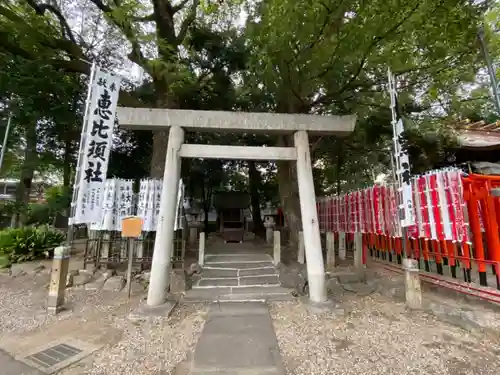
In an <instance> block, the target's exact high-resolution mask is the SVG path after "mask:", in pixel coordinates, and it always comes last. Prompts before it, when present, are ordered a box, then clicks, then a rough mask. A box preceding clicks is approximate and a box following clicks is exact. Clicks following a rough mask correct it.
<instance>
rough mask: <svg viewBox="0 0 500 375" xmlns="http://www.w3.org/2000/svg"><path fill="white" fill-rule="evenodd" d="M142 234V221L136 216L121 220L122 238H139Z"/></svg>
mask: <svg viewBox="0 0 500 375" xmlns="http://www.w3.org/2000/svg"><path fill="white" fill-rule="evenodd" d="M141 234H142V219H141V218H140V217H138V216H128V217H126V218H124V219H123V220H122V237H129V238H130V237H134V238H139V237H140V236H141Z"/></svg>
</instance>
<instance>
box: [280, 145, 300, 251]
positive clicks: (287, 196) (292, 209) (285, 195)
mask: <svg viewBox="0 0 500 375" xmlns="http://www.w3.org/2000/svg"><path fill="white" fill-rule="evenodd" d="M290 144H291V142H290V138H287V137H286V136H280V138H279V139H278V146H280V147H288V146H289V145H290ZM277 165H278V175H277V177H278V185H279V193H280V201H281V205H282V207H283V214H284V216H285V223H286V224H287V227H288V231H289V241H290V247H291V248H292V249H293V248H297V247H298V244H299V231H300V230H301V229H302V218H301V213H300V201H299V185H298V182H297V171H296V169H297V166H296V163H294V162H290V161H279V162H277Z"/></svg>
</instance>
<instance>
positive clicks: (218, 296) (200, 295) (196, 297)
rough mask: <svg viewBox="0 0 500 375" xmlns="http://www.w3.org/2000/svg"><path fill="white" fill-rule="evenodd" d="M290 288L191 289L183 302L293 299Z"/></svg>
mask: <svg viewBox="0 0 500 375" xmlns="http://www.w3.org/2000/svg"><path fill="white" fill-rule="evenodd" d="M292 291H293V290H292V289H288V288H283V287H276V286H275V287H265V288H264V287H239V288H207V289H191V290H188V291H187V292H186V295H185V296H184V298H183V302H202V301H210V302H217V301H231V300H233V301H234V300H237V301H242V300H264V301H276V300H279V301H282V300H293V299H294V297H293V295H292Z"/></svg>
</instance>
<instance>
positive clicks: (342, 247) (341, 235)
mask: <svg viewBox="0 0 500 375" xmlns="http://www.w3.org/2000/svg"><path fill="white" fill-rule="evenodd" d="M345 257H346V248H345V232H339V258H340V260H345Z"/></svg>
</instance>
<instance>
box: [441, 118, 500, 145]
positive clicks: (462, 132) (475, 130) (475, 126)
mask: <svg viewBox="0 0 500 375" xmlns="http://www.w3.org/2000/svg"><path fill="white" fill-rule="evenodd" d="M451 127H452V128H453V129H454V130H455V131H456V132H457V137H458V144H459V145H460V147H461V148H465V149H467V148H468V149H497V148H500V121H497V122H494V123H491V124H488V123H486V122H485V121H476V122H470V121H467V120H465V121H460V122H458V123H455V124H453V125H451Z"/></svg>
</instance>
